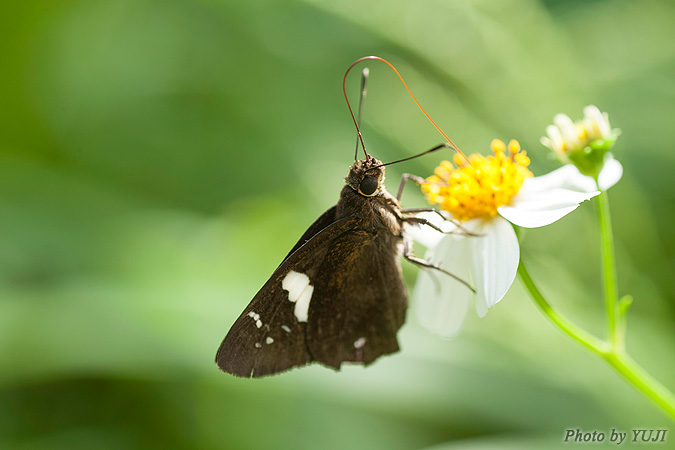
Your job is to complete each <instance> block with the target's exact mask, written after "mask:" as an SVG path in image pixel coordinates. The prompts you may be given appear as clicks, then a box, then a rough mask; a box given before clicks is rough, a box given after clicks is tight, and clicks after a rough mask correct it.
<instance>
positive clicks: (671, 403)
mask: <svg viewBox="0 0 675 450" xmlns="http://www.w3.org/2000/svg"><path fill="white" fill-rule="evenodd" d="M604 358H605V361H607V362H608V363H609V364H610V365H611V366H612V367H614V369H616V371H617V372H619V373H620V374H621V375H623V377H624V378H625V379H626V380H627V381H628V382H629V383H631V384H632V385H633V386H635V388H637V389H638V390H639V391H640V392H642V393H643V394H644V395H645V396H647V397H648V398H649V399H650V400H651V401H652V402H654V403H655V404H656V405H658V406H660V407H661V408H663V409H664V411H665V412H666V413H667V414H668V415H669V416H670V418H671V419H673V421H675V395H673V393H672V392H670V391H669V390H668V389H667V388H666V387H665V386H664V385H662V384H661V383H659V382H658V381H657V380H655V379H654V378H653V377H652V376H651V375H649V374H648V373H647V372H646V371H645V370H644V369H643V368H642V367H640V366H639V365H638V363H636V362H635V361H633V358H631V357H630V356H628V354H627V353H625V352H624V351H623V350H619V349H616V348H615V349H614V351H613V352H611V353H609V354H607V355H605V356H604Z"/></svg>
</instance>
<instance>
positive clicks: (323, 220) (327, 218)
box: [281, 206, 337, 264]
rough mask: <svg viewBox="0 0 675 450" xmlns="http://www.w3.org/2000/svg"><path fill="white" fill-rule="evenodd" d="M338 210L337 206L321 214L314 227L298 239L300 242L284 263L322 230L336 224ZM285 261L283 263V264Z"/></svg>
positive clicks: (311, 226)
mask: <svg viewBox="0 0 675 450" xmlns="http://www.w3.org/2000/svg"><path fill="white" fill-rule="evenodd" d="M336 210H337V207H336V206H333V207H332V208H329V209H328V210H327V211H326V212H325V213H323V214H321V215H320V216H319V218H318V219H316V220H315V221H314V223H313V224H312V225H310V226H309V228H307V231H305V233H304V234H303V235H302V236H301V237H300V239H298V242H297V243H296V244H295V245H294V246H293V248H292V249H291V251H290V252H288V255H286V257H285V258H284V261H286V260H287V259H288V257H289V256H291V255H292V254H293V252H295V251H296V250H297V249H299V248H300V247H302V246H303V245H305V243H306V242H307V241H309V240H310V239H312V238H313V237H314V236H316V235H317V234H318V233H319V232H320V231H321V230H323V229H324V228H326V227H327V226H329V225H330V224H332V223H333V222H335V211H336ZM284 261H282V262H281V263H282V264H283V263H284Z"/></svg>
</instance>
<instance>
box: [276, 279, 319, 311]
mask: <svg viewBox="0 0 675 450" xmlns="http://www.w3.org/2000/svg"><path fill="white" fill-rule="evenodd" d="M281 287H282V288H284V290H286V291H288V300H289V301H290V302H293V303H295V309H294V311H293V312H294V314H295V318H296V319H298V322H307V314H308V311H309V302H310V300H311V299H312V293H313V292H314V286H312V285H311V284H309V277H308V276H307V275H305V274H304V273H299V272H296V271H294V270H291V271H290V272H288V274H287V275H286V276H285V277H284V279H283V281H282V282H281Z"/></svg>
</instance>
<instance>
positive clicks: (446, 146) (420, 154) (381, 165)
mask: <svg viewBox="0 0 675 450" xmlns="http://www.w3.org/2000/svg"><path fill="white" fill-rule="evenodd" d="M442 148H449V149H452V150H455V148H454V147H453V146H452V145H450V144H446V143H445V142H444V143H442V144H438V145H437V146H436V147H432V148H430V149H429V150H425V151H423V152H422V153H419V154H417V155H414V156H408V157H407V158H403V159H397V160H396V161H391V162H388V163H384V164H378V165H377V166H373V167H371V168H370V169H368V170H366V172H369V171H371V170H374V169H377V168H378V167H384V166H388V165H390V164H396V163H400V162H403V161H408V160H411V159H415V158H419V157H420V156H424V155H427V154H429V153H433V152H435V151H436V150H440V149H442Z"/></svg>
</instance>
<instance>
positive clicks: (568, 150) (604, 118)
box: [541, 105, 620, 176]
mask: <svg viewBox="0 0 675 450" xmlns="http://www.w3.org/2000/svg"><path fill="white" fill-rule="evenodd" d="M546 134H547V136H544V137H542V138H541V143H542V144H543V145H545V146H546V147H548V148H550V149H551V150H553V152H554V153H555V154H556V156H557V157H558V159H559V160H560V161H562V162H563V163H564V164H568V163H572V164H574V165H575V166H577V168H578V169H579V170H580V171H581V172H582V173H584V174H585V175H592V176H596V175H598V174H599V173H600V171H601V170H602V168H603V165H604V163H605V162H606V161H607V155H608V154H609V153H608V152H609V150H610V149H611V148H612V146H613V145H614V143H615V142H616V139H617V137H618V136H619V134H620V130H618V129H616V130H612V127H611V126H610V124H609V116H608V115H607V113H603V112H600V110H599V109H598V108H597V106H595V105H589V106H586V107H585V108H584V118H583V119H581V120H580V121H577V122H573V121H572V119H570V118H569V117H568V116H566V115H565V114H557V115H556V116H555V117H554V118H553V125H549V126H548V127H546Z"/></svg>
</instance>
